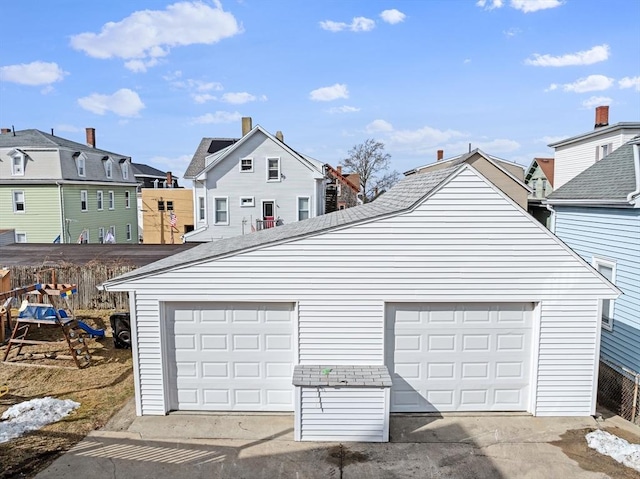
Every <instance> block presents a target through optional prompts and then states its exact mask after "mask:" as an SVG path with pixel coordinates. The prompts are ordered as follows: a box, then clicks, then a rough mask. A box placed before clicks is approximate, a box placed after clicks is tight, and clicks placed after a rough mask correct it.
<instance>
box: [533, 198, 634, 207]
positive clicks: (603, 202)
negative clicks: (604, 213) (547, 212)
mask: <svg viewBox="0 0 640 479" xmlns="http://www.w3.org/2000/svg"><path fill="white" fill-rule="evenodd" d="M629 203H630V202H629V201H627V200H621V199H557V200H555V199H549V198H546V201H545V202H543V204H547V205H550V206H571V205H576V206H612V207H618V208H619V207H630V206H632V205H631V204H629Z"/></svg>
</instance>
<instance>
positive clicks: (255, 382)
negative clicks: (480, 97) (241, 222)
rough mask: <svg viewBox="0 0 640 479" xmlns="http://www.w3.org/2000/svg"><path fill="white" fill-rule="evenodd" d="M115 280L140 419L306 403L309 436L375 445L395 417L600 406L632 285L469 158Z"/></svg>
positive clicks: (110, 287) (299, 414)
mask: <svg viewBox="0 0 640 479" xmlns="http://www.w3.org/2000/svg"><path fill="white" fill-rule="evenodd" d="M103 287H104V288H105V289H106V290H107V291H128V292H129V293H130V310H131V325H132V336H133V358H134V364H135V366H134V367H135V390H136V408H137V409H136V410H137V414H138V415H163V414H167V413H168V412H169V411H173V410H189V411H293V410H295V417H296V422H295V425H296V428H295V430H296V438H298V439H302V440H305V439H313V440H319V439H322V438H324V439H327V440H371V441H375V440H381V441H384V440H385V439H386V438H387V437H388V429H386V430H385V428H388V417H389V412H425V411H524V412H529V413H531V414H533V415H540V416H570V415H575V416H587V415H591V414H594V413H595V404H596V394H595V390H596V382H597V381H596V378H597V372H598V350H599V341H600V321H599V316H598V304H599V301H600V300H602V299H604V298H610V299H613V298H616V297H617V296H618V294H619V290H617V289H616V287H615V286H613V285H612V284H611V283H609V282H608V281H607V280H606V279H605V278H604V277H602V276H601V275H600V274H598V273H597V272H596V271H595V270H594V269H593V268H592V267H591V266H590V265H588V264H587V263H586V262H585V261H584V260H583V259H582V258H580V257H579V256H578V255H577V254H575V253H574V252H573V251H571V250H570V249H569V248H568V247H567V246H566V245H565V244H564V243H562V242H561V241H560V240H558V239H557V238H556V237H555V236H554V235H553V234H552V233H551V232H549V231H548V230H547V229H546V228H545V227H544V226H542V225H541V224H539V223H538V222H537V221H536V220H535V219H533V218H532V217H531V216H530V215H529V214H527V212H526V211H525V210H524V209H522V208H521V207H520V206H519V205H517V204H516V203H515V202H514V201H513V200H511V199H510V198H509V197H508V196H506V195H505V194H504V193H503V192H502V191H500V190H499V189H498V188H497V187H496V186H494V185H493V184H492V183H491V182H489V181H488V180H486V179H485V178H484V177H483V176H482V175H481V174H480V173H479V172H478V171H477V170H476V169H474V168H473V167H472V166H470V165H468V164H460V165H457V166H454V167H451V168H447V169H443V170H438V171H434V172H431V173H426V174H420V175H412V176H409V177H407V178H405V179H404V180H402V181H400V182H399V183H397V184H396V185H395V186H394V187H393V188H391V189H390V190H389V191H388V192H387V193H385V194H384V195H382V196H380V197H379V198H378V199H377V200H376V201H373V202H371V203H367V204H364V205H362V206H357V207H354V208H350V209H347V210H342V211H336V212H334V213H330V214H326V215H322V216H319V217H316V218H311V219H309V220H306V221H300V222H294V223H287V224H285V225H283V226H281V227H278V228H272V229H269V230H264V231H259V232H257V233H255V234H250V235H244V236H239V237H234V238H228V239H223V240H220V241H216V242H211V243H207V244H203V245H200V246H198V247H196V248H193V249H191V250H189V251H187V252H184V253H180V254H177V255H175V256H171V257H168V258H165V259H163V260H161V261H158V262H156V263H153V264H151V265H148V266H145V267H142V268H140V269H138V270H135V271H132V272H130V273H127V274H125V275H122V276H120V277H117V278H113V279H112V280H110V281H108V282H106V283H105V284H104V285H103ZM294 369H295V373H294ZM387 369H388V371H389V372H390V376H391V379H392V381H388V382H387V381H386V379H385V372H386V370H387ZM353 371H357V373H356V374H354V373H353ZM351 375H352V376H353V377H351ZM369 378H373V379H371V382H368V381H369ZM345 381H346V382H345ZM350 381H351V382H350ZM292 382H295V386H294V385H293V384H292ZM389 386H391V387H390V391H389ZM385 388H386V389H385ZM332 404H333V405H334V407H335V405H336V404H337V405H338V409H332V408H331V407H328V405H332ZM365 406H366V407H365ZM345 414H346V415H347V416H345ZM345 417H349V419H350V421H349V422H348V423H347V422H346V421H344V418H345Z"/></svg>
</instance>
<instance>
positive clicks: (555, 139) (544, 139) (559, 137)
mask: <svg viewBox="0 0 640 479" xmlns="http://www.w3.org/2000/svg"><path fill="white" fill-rule="evenodd" d="M568 137H569V135H556V136H549V135H547V136H543V137H542V138H538V139H537V140H536V141H537V142H538V143H544V144H545V145H548V144H550V143H556V142H558V141H560V140H564V139H565V138H568Z"/></svg>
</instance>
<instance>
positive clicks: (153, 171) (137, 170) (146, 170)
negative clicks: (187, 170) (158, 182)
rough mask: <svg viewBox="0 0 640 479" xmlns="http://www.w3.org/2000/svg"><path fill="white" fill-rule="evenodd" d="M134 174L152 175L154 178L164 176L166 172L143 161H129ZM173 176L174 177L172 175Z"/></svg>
mask: <svg viewBox="0 0 640 479" xmlns="http://www.w3.org/2000/svg"><path fill="white" fill-rule="evenodd" d="M131 168H132V169H133V174H134V176H152V177H154V178H166V177H167V173H166V172H164V171H162V170H159V169H157V168H154V167H153V166H149V165H145V164H144V163H131ZM174 178H175V177H174Z"/></svg>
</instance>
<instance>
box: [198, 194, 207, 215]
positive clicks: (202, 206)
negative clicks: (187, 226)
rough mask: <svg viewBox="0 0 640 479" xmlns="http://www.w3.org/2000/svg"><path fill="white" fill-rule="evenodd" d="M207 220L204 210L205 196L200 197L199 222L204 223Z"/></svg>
mask: <svg viewBox="0 0 640 479" xmlns="http://www.w3.org/2000/svg"><path fill="white" fill-rule="evenodd" d="M204 219H205V210H204V196H199V197H198V221H204Z"/></svg>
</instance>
